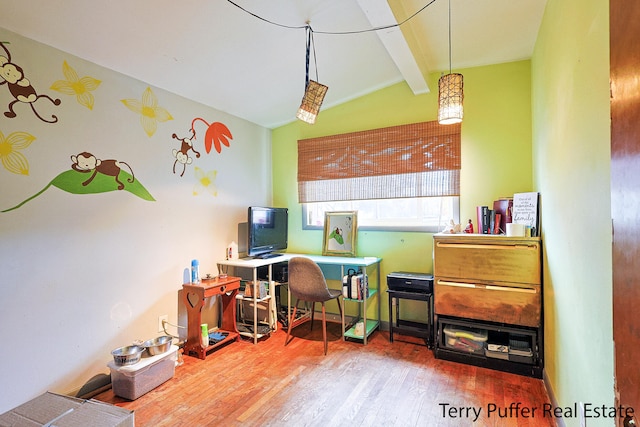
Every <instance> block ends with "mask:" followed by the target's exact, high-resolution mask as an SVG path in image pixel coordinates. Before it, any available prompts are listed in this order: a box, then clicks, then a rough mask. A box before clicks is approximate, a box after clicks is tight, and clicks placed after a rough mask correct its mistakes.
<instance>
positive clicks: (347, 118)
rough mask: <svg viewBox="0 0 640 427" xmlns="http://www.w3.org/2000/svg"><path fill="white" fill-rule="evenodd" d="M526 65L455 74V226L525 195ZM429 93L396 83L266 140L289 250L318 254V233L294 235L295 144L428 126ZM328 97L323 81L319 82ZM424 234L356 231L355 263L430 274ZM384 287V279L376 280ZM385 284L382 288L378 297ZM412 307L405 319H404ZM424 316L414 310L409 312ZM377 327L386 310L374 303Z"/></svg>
mask: <svg viewBox="0 0 640 427" xmlns="http://www.w3.org/2000/svg"><path fill="white" fill-rule="evenodd" d="M530 65H531V64H530V61H519V62H512V63H507V64H499V65H492V66H486V67H477V68H470V69H465V70H456V71H457V72H462V73H463V74H464V84H465V88H464V89H465V101H464V102H465V104H464V105H465V118H464V121H463V124H462V171H461V197H460V205H461V221H462V222H463V223H464V222H466V219H469V218H472V219H473V220H474V222H475V207H476V206H477V205H480V204H490V203H492V202H493V200H495V199H496V198H498V197H500V196H505V195H512V194H513V193H515V192H521V191H531V190H532V182H533V181H532V166H531V165H532V157H531V86H530V81H531V74H530ZM438 78H439V74H432V75H431V76H429V87H431V88H435V89H432V92H431V93H429V94H423V95H418V96H416V95H414V94H413V93H412V92H411V90H410V89H409V87H408V86H407V85H406V84H405V83H398V84H395V85H393V86H390V87H387V88H385V89H382V90H379V91H377V92H375V93H372V94H370V95H367V96H363V97H361V98H358V99H355V100H353V101H350V102H346V103H344V104H342V105H339V106H336V107H333V108H325V109H323V110H322V111H321V113H320V115H319V116H318V121H317V122H316V124H315V125H308V124H306V123H302V122H299V121H296V122H293V123H290V124H288V125H286V126H282V127H280V128H277V129H274V130H273V133H272V153H273V156H272V162H273V167H272V170H273V201H274V204H275V205H276V206H286V207H288V208H289V210H290V220H289V221H290V223H289V224H290V225H289V233H290V237H289V251H291V252H300V253H320V252H321V251H322V233H321V232H320V231H312V230H304V231H303V230H302V213H301V205H300V204H299V203H298V196H297V177H296V174H297V141H298V140H299V139H305V138H312V137H318V136H325V135H334V134H340V133H346V132H354V131H359V130H366V129H375V128H381V127H387V126H394V125H399V124H406V123H415V122H421V121H430V120H435V119H436V115H437V97H438V94H437V81H438ZM325 83H328V85H329V91H331V82H325ZM431 254H432V234H430V233H419V232H383V231H378V232H375V231H373V232H372V231H362V232H360V233H359V234H358V256H379V257H381V258H382V259H383V261H382V277H383V279H384V278H385V277H386V275H387V274H388V273H390V272H392V271H401V270H404V271H421V272H431V271H432V259H431ZM383 282H384V280H383ZM384 289H386V283H383V290H384ZM412 310H413V307H411V308H410V309H409V311H407V310H406V309H405V310H404V312H405V313H408V314H409V317H411V311H412ZM417 310H424V308H423V307H419V306H417V307H416V308H415V311H416V312H417ZM382 320H383V321H387V320H388V309H387V306H386V304H382Z"/></svg>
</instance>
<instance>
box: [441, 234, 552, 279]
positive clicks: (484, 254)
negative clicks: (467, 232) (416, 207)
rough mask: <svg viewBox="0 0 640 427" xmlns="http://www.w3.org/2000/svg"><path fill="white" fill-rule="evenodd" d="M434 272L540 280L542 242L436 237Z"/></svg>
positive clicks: (449, 274)
mask: <svg viewBox="0 0 640 427" xmlns="http://www.w3.org/2000/svg"><path fill="white" fill-rule="evenodd" d="M433 268H434V274H433V275H434V276H436V277H454V278H459V279H463V280H465V279H466V280H473V281H479V282H483V281H487V282H505V283H526V284H533V285H538V284H540V283H541V280H540V242H539V241H535V240H524V239H522V240H514V239H506V238H505V239H502V238H493V239H484V240H481V239H470V240H469V239H468V240H456V239H446V238H445V239H438V238H436V239H435V242H434V266H433Z"/></svg>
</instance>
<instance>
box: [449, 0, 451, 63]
mask: <svg viewBox="0 0 640 427" xmlns="http://www.w3.org/2000/svg"><path fill="white" fill-rule="evenodd" d="M449 74H451V0H449Z"/></svg>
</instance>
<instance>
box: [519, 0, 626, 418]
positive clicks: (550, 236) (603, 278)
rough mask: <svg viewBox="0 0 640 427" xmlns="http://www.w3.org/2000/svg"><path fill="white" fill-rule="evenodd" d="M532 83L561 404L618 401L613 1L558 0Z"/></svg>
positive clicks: (552, 353)
mask: <svg viewBox="0 0 640 427" xmlns="http://www.w3.org/2000/svg"><path fill="white" fill-rule="evenodd" d="M532 87H533V91H532V98H533V99H532V102H533V103H532V105H533V107H532V110H533V111H532V112H533V141H534V142H533V148H534V150H533V152H534V159H533V164H534V176H535V186H536V189H537V190H538V191H540V192H541V194H542V195H543V196H542V218H543V220H542V238H543V241H544V248H545V260H544V272H543V273H544V293H545V305H544V308H545V354H546V366H545V370H546V375H547V378H548V382H549V384H550V385H551V387H552V389H553V392H554V394H555V397H556V399H557V401H558V404H559V405H561V406H569V405H573V404H575V403H578V402H586V403H592V404H596V405H607V406H610V405H613V403H614V401H613V399H614V394H613V332H612V267H611V243H612V242H611V236H612V234H611V232H612V230H611V209H610V206H611V197H610V158H611V157H610V154H611V153H610V144H611V138H610V121H609V117H610V112H609V2H607V1H601V0H562V1H560V0H549V2H548V3H547V7H546V10H545V15H544V19H543V24H542V26H541V28H540V31H539V34H538V41H537V43H536V48H535V51H534V55H533V58H532ZM566 425H568V426H578V425H579V420H578V419H577V418H570V419H567V420H566ZM587 425H589V426H598V425H602V426H611V425H614V422H613V420H612V419H610V418H609V419H603V418H601V419H591V420H588V423H587Z"/></svg>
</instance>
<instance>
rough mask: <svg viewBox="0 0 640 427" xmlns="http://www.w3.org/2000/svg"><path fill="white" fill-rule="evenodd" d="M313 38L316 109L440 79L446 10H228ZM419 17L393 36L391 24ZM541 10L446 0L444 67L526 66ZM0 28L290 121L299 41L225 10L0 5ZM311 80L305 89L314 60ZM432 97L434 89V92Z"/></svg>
mask: <svg viewBox="0 0 640 427" xmlns="http://www.w3.org/2000/svg"><path fill="white" fill-rule="evenodd" d="M233 1H234V3H236V4H237V5H239V6H242V7H243V8H245V9H247V10H248V11H251V12H253V13H255V14H256V15H259V16H260V17H262V18H264V19H267V20H269V21H272V22H274V23H278V24H283V25H288V26H292V27H304V25H305V23H306V22H307V21H308V22H310V25H311V27H312V28H313V30H314V41H315V51H316V54H317V64H318V76H319V79H318V80H319V81H320V83H323V84H326V85H327V86H329V91H328V92H327V96H326V98H325V101H324V104H323V107H324V108H328V107H331V106H334V105H338V104H340V103H342V102H345V101H347V100H350V99H353V98H356V97H359V96H362V95H364V94H367V93H370V92H373V91H375V90H377V89H380V88H383V87H386V86H389V85H391V84H394V83H397V82H399V81H402V80H406V81H407V83H409V86H410V87H411V89H412V90H413V91H414V93H421V92H424V91H426V90H429V89H431V90H433V88H428V87H427V85H426V83H425V80H424V77H423V76H426V75H428V73H431V72H441V71H448V69H449V47H448V30H447V27H448V26H447V19H448V18H447V17H448V0H389V1H388V3H387V1H386V0H271V1H265V0H233ZM427 4H428V6H427V7H426V8H425V9H424V10H423V11H422V12H420V13H419V14H418V15H416V16H415V17H414V18H413V19H411V20H410V21H408V22H407V23H405V24H403V25H402V26H401V30H402V31H399V29H398V28H395V29H389V30H380V31H369V32H365V33H358V34H342V35H337V34H322V33H323V32H332V33H335V32H351V31H357V30H368V29H371V28H373V27H374V26H381V25H387V24H395V23H396V21H394V20H393V17H394V15H395V17H396V18H397V19H398V21H402V20H403V19H404V18H405V17H407V16H410V15H411V14H413V13H414V12H416V11H418V10H420V9H421V8H423V7H424V6H425V5H427ZM545 5H546V0H451V33H452V34H451V37H452V49H451V59H452V68H453V71H454V72H455V71H456V69H458V68H468V67H474V66H480V65H488V64H496V63H502V62H510V61H516V60H522V59H528V58H530V57H531V54H532V52H533V46H534V43H535V39H536V37H537V34H538V28H539V26H540V22H541V19H542V14H543V12H544V7H545ZM0 27H3V28H5V29H8V30H10V31H13V32H15V33H18V34H20V35H23V36H26V37H28V38H31V39H34V40H37V41H39V42H42V43H45V44H47V45H50V46H53V47H55V48H58V49H60V50H63V51H65V52H68V53H71V54H73V55H76V56H79V57H81V58H84V59H87V60H89V61H92V62H95V63H96V64H99V65H102V66H104V67H107V68H110V69H113V70H115V71H118V72H121V73H123V74H126V75H129V76H131V77H134V78H137V79H139V80H142V81H144V82H146V83H149V84H151V85H153V86H156V87H159V88H163V89H166V90H168V91H171V92H173V93H176V94H179V95H182V96H184V97H186V98H189V99H192V100H194V101H197V102H201V103H203V104H206V105H209V106H211V107H214V108H217V109H219V110H222V111H225V112H228V113H230V114H233V115H236V116H238V117H242V118H244V119H246V120H249V121H251V122H254V123H257V124H259V125H262V126H265V127H268V128H273V127H276V126H280V125H282V124H285V123H289V122H291V121H293V120H295V112H296V110H297V108H298V106H299V105H300V101H301V99H302V95H303V93H304V84H305V44H306V40H305V31H304V29H290V28H283V27H280V26H277V25H274V24H271V23H267V22H264V21H262V20H260V19H258V18H256V17H254V16H252V15H250V14H248V13H246V12H245V11H242V10H241V9H240V8H238V7H236V6H235V5H233V4H232V3H231V2H229V1H227V0H181V1H175V0H154V1H151V0H90V1H87V0H58V1H50V0H19V1H18V0H0ZM311 77H312V78H314V79H315V68H314V66H313V59H312V65H311ZM436 90H437V89H436Z"/></svg>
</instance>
